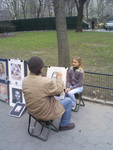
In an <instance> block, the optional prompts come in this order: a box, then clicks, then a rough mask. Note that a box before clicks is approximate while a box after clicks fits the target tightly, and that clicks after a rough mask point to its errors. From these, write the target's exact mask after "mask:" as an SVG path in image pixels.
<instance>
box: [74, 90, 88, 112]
mask: <svg viewBox="0 0 113 150" xmlns="http://www.w3.org/2000/svg"><path fill="white" fill-rule="evenodd" d="M80 106H85V103H84V101H83V99H82V92H81V93H79V103H77V105H76V108H75V110H73V111H75V112H78V111H79V107H80Z"/></svg>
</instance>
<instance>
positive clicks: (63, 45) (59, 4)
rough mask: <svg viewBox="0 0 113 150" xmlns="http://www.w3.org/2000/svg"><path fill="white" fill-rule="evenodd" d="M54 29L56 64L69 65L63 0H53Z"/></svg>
mask: <svg viewBox="0 0 113 150" xmlns="http://www.w3.org/2000/svg"><path fill="white" fill-rule="evenodd" d="M53 4H54V10H55V20H56V31H57V40H58V66H62V67H69V66H70V57H69V46H68V35H67V26H66V18H65V8H64V0H54V1H53Z"/></svg>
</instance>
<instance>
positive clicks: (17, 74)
mask: <svg viewBox="0 0 113 150" xmlns="http://www.w3.org/2000/svg"><path fill="white" fill-rule="evenodd" d="M11 78H12V79H14V80H21V65H20V64H11Z"/></svg>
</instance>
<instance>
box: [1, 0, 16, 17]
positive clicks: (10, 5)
mask: <svg viewBox="0 0 113 150" xmlns="http://www.w3.org/2000/svg"><path fill="white" fill-rule="evenodd" d="M2 4H3V5H4V6H3V7H6V8H7V10H8V12H9V14H10V16H11V18H12V19H18V18H19V17H18V15H19V13H18V1H15V0H2Z"/></svg>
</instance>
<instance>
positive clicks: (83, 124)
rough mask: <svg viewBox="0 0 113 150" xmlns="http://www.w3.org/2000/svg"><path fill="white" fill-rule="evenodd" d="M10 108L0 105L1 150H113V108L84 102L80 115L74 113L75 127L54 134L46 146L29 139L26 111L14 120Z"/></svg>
mask: <svg viewBox="0 0 113 150" xmlns="http://www.w3.org/2000/svg"><path fill="white" fill-rule="evenodd" d="M11 108H12V107H10V106H9V105H7V104H5V103H3V102H0V150H113V107H110V106H105V105H102V104H95V103H90V102H85V107H80V109H79V112H72V119H71V120H72V122H74V123H75V124H76V127H75V128H74V129H73V130H69V131H62V132H58V133H56V132H54V131H51V132H50V135H49V138H48V141H46V142H43V141H41V140H39V139H36V138H34V137H31V136H29V134H28V132H27V125H28V114H27V111H25V112H24V114H23V115H22V116H21V117H20V118H14V117H10V116H8V113H9V112H10V110H11ZM55 124H56V125H57V126H58V124H59V119H56V120H55Z"/></svg>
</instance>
